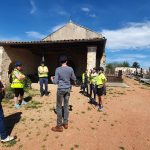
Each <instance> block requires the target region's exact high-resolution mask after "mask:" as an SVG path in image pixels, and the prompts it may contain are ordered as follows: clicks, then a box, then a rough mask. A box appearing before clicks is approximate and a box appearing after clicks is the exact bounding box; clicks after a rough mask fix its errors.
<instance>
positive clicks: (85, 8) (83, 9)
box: [81, 7, 90, 12]
mask: <svg viewBox="0 0 150 150" xmlns="http://www.w3.org/2000/svg"><path fill="white" fill-rule="evenodd" d="M81 10H82V11H84V12H90V9H89V8H87V7H83V8H81Z"/></svg>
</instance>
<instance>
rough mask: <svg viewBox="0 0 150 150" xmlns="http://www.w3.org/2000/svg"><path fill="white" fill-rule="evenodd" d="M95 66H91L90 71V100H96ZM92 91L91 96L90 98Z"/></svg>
mask: <svg viewBox="0 0 150 150" xmlns="http://www.w3.org/2000/svg"><path fill="white" fill-rule="evenodd" d="M97 75H98V74H97V72H96V68H93V70H91V73H90V78H89V79H90V100H91V102H93V101H96V79H97ZM92 93H93V98H92Z"/></svg>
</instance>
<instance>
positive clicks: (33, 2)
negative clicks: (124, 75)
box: [0, 0, 150, 68]
mask: <svg viewBox="0 0 150 150" xmlns="http://www.w3.org/2000/svg"><path fill="white" fill-rule="evenodd" d="M149 6H150V1H149V0H93V1H92V0H76V1H71V0H57V1H56V0H5V1H1V2H0V40H21V41H24V40H25V41H27V40H39V39H41V38H43V37H45V36H46V35H48V34H49V33H51V32H53V31H55V30H56V29H58V28H59V27H61V26H62V25H64V24H65V23H67V22H68V21H69V18H70V16H71V19H72V20H73V21H74V22H76V23H78V24H80V25H82V26H85V27H88V28H90V29H92V30H94V31H96V32H99V33H102V34H103V35H104V36H105V37H106V38H107V45H106V54H107V62H114V61H118V62H120V61H128V62H130V63H131V64H132V63H133V62H134V61H138V62H139V63H140V64H141V66H142V67H144V68H148V67H150V8H149Z"/></svg>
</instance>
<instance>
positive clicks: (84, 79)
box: [82, 70, 89, 96]
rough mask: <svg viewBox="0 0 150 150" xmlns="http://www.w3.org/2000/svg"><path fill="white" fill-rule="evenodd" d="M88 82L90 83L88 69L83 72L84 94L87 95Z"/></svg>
mask: <svg viewBox="0 0 150 150" xmlns="http://www.w3.org/2000/svg"><path fill="white" fill-rule="evenodd" d="M88 83H89V74H88V70H86V71H85V73H83V74H82V89H83V94H84V95H86V96H88V95H89V88H88ZM85 90H86V93H85Z"/></svg>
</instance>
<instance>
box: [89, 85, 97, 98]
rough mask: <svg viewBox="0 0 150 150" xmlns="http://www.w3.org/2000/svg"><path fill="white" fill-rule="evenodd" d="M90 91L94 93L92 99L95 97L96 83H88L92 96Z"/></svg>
mask: <svg viewBox="0 0 150 150" xmlns="http://www.w3.org/2000/svg"><path fill="white" fill-rule="evenodd" d="M92 93H93V95H94V99H96V85H94V84H90V98H92Z"/></svg>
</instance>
